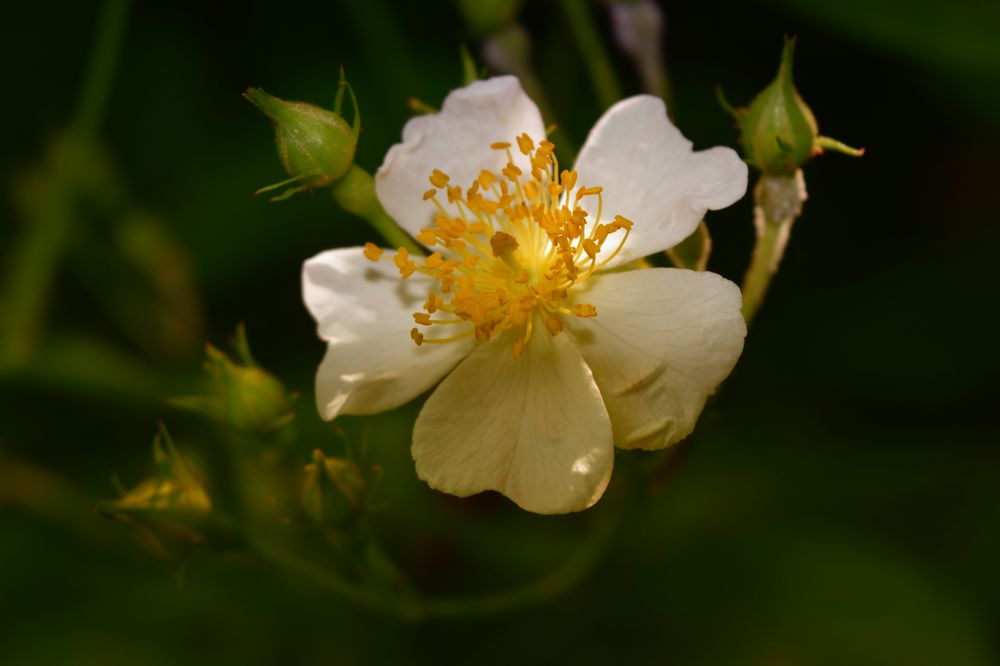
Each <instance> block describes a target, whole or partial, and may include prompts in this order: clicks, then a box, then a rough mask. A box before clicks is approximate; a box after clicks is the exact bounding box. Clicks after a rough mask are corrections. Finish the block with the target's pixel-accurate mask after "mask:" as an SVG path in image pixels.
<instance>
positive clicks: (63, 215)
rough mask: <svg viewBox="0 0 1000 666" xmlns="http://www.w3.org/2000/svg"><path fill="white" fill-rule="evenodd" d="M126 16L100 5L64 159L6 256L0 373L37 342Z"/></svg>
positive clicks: (0, 301)
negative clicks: (16, 241)
mask: <svg viewBox="0 0 1000 666" xmlns="http://www.w3.org/2000/svg"><path fill="white" fill-rule="evenodd" d="M127 13H128V1H127V0H106V2H105V3H104V8H103V9H102V12H101V18H100V22H99V24H98V27H97V37H96V42H95V44H94V50H93V52H92V53H91V56H90V62H89V64H88V66H87V73H86V77H85V78H84V83H83V89H82V91H81V93H80V100H79V102H78V104H77V108H76V114H75V116H74V118H73V124H72V126H71V128H70V133H69V141H68V142H67V150H66V155H65V159H64V160H62V161H60V162H59V163H58V164H57V165H56V167H55V169H54V174H53V176H52V181H51V191H50V193H49V195H48V196H47V197H46V199H45V202H44V203H43V204H42V206H41V207H40V208H39V209H38V212H37V214H36V215H35V219H33V220H30V221H29V223H28V224H26V225H25V227H24V228H25V233H24V236H23V237H22V238H21V239H20V241H19V242H18V244H17V245H16V246H15V247H14V249H13V252H12V254H11V255H10V265H9V266H8V269H7V274H6V275H5V279H4V284H5V286H6V288H5V290H4V291H3V293H2V294H0V311H2V312H3V318H4V319H3V321H0V369H10V368H11V367H14V366H16V365H18V364H19V363H21V362H23V361H24V360H26V358H27V357H28V356H29V355H30V354H31V352H32V349H33V347H34V345H35V342H36V338H37V337H38V333H39V330H40V328H41V321H42V317H43V314H44V310H45V305H46V300H47V297H48V293H49V290H50V289H51V286H52V281H53V279H54V276H55V270H56V266H57V264H58V261H59V256H60V255H61V254H62V251H63V246H64V244H65V241H66V237H67V235H68V233H69V230H70V223H71V221H72V215H73V207H74V203H75V199H76V195H77V180H78V177H79V174H80V171H81V170H82V168H83V166H84V158H85V156H86V155H87V154H88V153H89V152H90V151H91V150H92V147H93V144H94V142H95V140H96V138H97V130H98V127H99V125H100V122H101V118H102V117H103V116H104V108H105V106H106V104H107V99H108V93H109V92H110V90H111V82H112V79H113V78H114V72H115V67H116V64H117V62H118V53H119V50H120V46H121V41H122V35H123V34H124V30H125V19H126V15H127Z"/></svg>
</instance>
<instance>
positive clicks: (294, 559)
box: [247, 540, 421, 620]
mask: <svg viewBox="0 0 1000 666" xmlns="http://www.w3.org/2000/svg"><path fill="white" fill-rule="evenodd" d="M247 545H248V547H249V548H250V549H251V550H252V551H253V552H254V553H255V554H256V555H257V556H258V557H260V558H261V559H262V560H265V561H267V562H270V563H271V564H273V565H275V566H277V567H279V568H282V569H286V570H289V571H294V572H295V573H298V574H299V575H301V576H302V577H304V578H308V579H309V580H311V581H312V582H314V583H316V584H318V585H320V586H322V587H325V588H326V589H328V590H329V591H331V592H333V593H335V594H337V595H339V596H341V597H343V598H344V599H346V600H348V601H352V602H354V603H355V604H357V605H359V606H362V607H364V608H367V609H368V610H372V611H375V612H381V613H387V614H389V615H394V616H397V617H400V618H401V619H407V620H416V619H419V618H420V617H421V612H420V609H419V608H418V607H417V606H415V605H413V604H412V602H409V601H407V600H398V599H391V598H388V597H384V596H382V595H378V594H375V593H373V592H372V591H370V590H368V589H367V588H364V587H362V586H360V585H358V584H357V583H353V582H351V581H348V580H346V579H344V578H341V577H340V576H339V575H337V574H335V573H333V572H331V571H330V570H329V569H327V568H326V567H323V566H320V565H318V564H314V563H312V562H310V561H309V560H306V559H305V558H302V557H299V556H298V555H295V554H294V553H292V552H290V551H288V550H286V549H284V548H282V547H280V546H275V545H273V544H269V543H266V542H265V541H263V540H252V541H251V540H248V542H247Z"/></svg>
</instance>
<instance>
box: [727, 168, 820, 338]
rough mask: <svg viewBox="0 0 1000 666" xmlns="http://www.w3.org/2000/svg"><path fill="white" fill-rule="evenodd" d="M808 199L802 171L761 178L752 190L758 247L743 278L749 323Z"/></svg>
mask: <svg viewBox="0 0 1000 666" xmlns="http://www.w3.org/2000/svg"><path fill="white" fill-rule="evenodd" d="M806 197H807V195H806V183H805V179H804V178H803V177H802V170H801V169H800V170H798V171H796V172H795V173H794V174H791V175H768V174H762V175H761V177H760V180H759V181H758V182H757V186H756V187H755V188H754V190H753V198H754V226H755V227H756V229H757V244H756V246H755V247H754V251H753V258H752V259H751V260H750V267H749V268H748V269H747V274H746V277H744V278H743V317H744V318H745V319H746V320H747V323H750V321H751V320H752V319H753V317H754V315H755V314H756V313H757V311H758V310H759V309H760V306H761V305H762V304H763V302H764V296H765V295H766V294H767V289H768V287H769V286H770V284H771V279H772V278H773V277H774V274H775V273H777V272H778V267H779V266H780V265H781V257H782V255H783V254H784V252H785V246H786V245H787V244H788V237H789V236H790V235H791V232H792V225H793V224H794V223H795V220H797V219H798V218H799V216H800V215H801V214H802V202H803V201H805V200H806Z"/></svg>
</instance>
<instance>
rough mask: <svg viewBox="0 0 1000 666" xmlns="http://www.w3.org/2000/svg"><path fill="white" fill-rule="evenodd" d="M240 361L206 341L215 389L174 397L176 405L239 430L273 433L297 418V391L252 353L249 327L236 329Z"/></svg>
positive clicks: (172, 401) (207, 356)
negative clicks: (291, 391)
mask: <svg viewBox="0 0 1000 666" xmlns="http://www.w3.org/2000/svg"><path fill="white" fill-rule="evenodd" d="M233 346H234V348H235V350H236V355H237V357H238V362H237V361H234V360H233V359H231V358H230V357H229V356H228V355H226V353H225V352H223V351H221V350H219V349H218V348H216V347H215V346H213V345H211V344H206V345H205V356H206V361H205V368H206V369H207V370H208V372H209V374H210V375H211V377H212V380H213V391H212V392H211V393H210V394H209V395H204V396H182V397H175V398H171V399H170V403H171V404H172V405H174V406H175V407H181V408H186V409H191V410H194V411H198V412H202V413H204V414H208V415H209V416H213V417H215V418H218V419H220V420H222V421H225V422H226V423H228V424H229V425H231V426H233V427H234V428H236V429H237V430H243V431H247V432H256V433H264V434H268V433H271V432H273V431H275V430H277V429H278V428H280V427H282V426H284V425H286V424H288V423H290V422H291V421H292V419H293V418H294V416H295V415H294V412H293V411H292V401H293V400H294V399H295V396H294V395H290V394H289V393H288V391H286V390H285V387H284V385H283V384H282V383H281V381H280V380H279V379H278V378H277V377H275V376H274V375H272V374H270V373H269V372H267V371H266V370H264V369H262V368H261V367H260V366H259V365H257V362H256V361H255V360H254V358H253V356H252V355H251V354H250V346H249V343H248V342H247V338H246V330H245V329H244V327H243V326H242V325H241V326H239V327H238V328H237V329H236V337H235V339H234V341H233Z"/></svg>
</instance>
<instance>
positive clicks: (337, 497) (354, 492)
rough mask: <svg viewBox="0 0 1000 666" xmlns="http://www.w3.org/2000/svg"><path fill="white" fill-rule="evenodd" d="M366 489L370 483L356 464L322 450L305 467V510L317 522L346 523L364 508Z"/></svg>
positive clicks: (303, 480)
mask: <svg viewBox="0 0 1000 666" xmlns="http://www.w3.org/2000/svg"><path fill="white" fill-rule="evenodd" d="M366 491H367V482H366V481H365V478H364V475H363V474H362V473H361V469H360V468H358V466H357V465H355V464H354V463H353V462H351V461H350V460H344V459H342V458H327V457H326V456H325V455H324V454H323V452H322V451H320V450H319V449H316V450H314V451H313V461H312V462H311V463H309V464H307V465H306V466H305V467H303V469H302V487H301V493H300V499H301V503H302V510H303V511H304V512H305V514H306V516H308V517H309V519H310V520H312V521H313V522H315V523H316V524H319V525H326V526H328V527H336V526H342V525H345V524H346V523H348V522H349V521H350V520H351V518H353V517H354V516H355V515H357V514H358V513H359V512H360V510H361V509H362V508H363V506H364V497H365V493H366Z"/></svg>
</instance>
